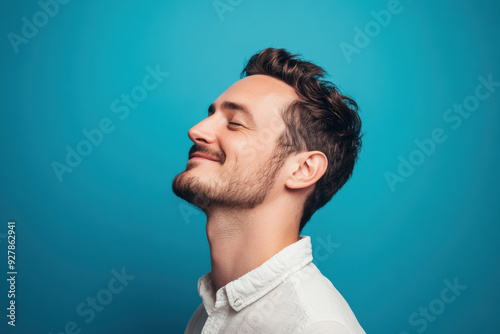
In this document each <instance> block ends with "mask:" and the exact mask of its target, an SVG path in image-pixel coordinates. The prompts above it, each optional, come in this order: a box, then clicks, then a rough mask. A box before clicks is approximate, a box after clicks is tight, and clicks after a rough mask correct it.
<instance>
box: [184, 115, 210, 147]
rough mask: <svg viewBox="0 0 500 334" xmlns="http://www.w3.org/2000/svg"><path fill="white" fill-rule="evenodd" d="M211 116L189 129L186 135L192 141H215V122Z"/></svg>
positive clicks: (205, 142) (196, 142)
mask: <svg viewBox="0 0 500 334" xmlns="http://www.w3.org/2000/svg"><path fill="white" fill-rule="evenodd" d="M211 118H213V117H207V118H205V119H204V120H203V121H201V122H199V123H198V124H196V125H195V126H193V127H192V128H191V129H189V131H188V137H189V139H191V140H192V141H193V143H195V144H199V143H203V144H211V143H213V142H215V140H216V135H215V123H214V122H213V119H211Z"/></svg>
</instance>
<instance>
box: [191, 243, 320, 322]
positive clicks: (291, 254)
mask: <svg viewBox="0 0 500 334" xmlns="http://www.w3.org/2000/svg"><path fill="white" fill-rule="evenodd" d="M311 261H312V248H311V238H310V237H309V236H303V235H301V236H299V240H298V241H296V242H294V243H293V244H291V245H289V246H287V247H285V248H283V249H282V250H281V251H279V252H278V253H276V254H275V255H274V256H273V257H271V258H270V259H269V260H267V261H266V262H264V263H263V264H261V265H260V266H259V267H257V268H255V269H253V270H252V271H249V272H248V273H246V274H245V275H243V276H241V277H240V278H238V279H236V280H234V281H231V282H229V283H228V284H226V285H225V286H223V287H222V288H220V289H219V290H218V291H217V293H215V292H214V291H215V286H214V282H213V279H212V272H208V273H207V274H205V275H203V276H202V277H201V278H200V279H199V280H198V294H199V295H200V297H201V298H202V300H203V305H204V306H205V310H206V311H207V314H208V315H209V316H210V314H211V313H212V312H213V311H214V310H215V309H217V308H220V307H223V306H225V305H226V304H228V303H229V305H231V307H232V308H233V309H234V310H235V311H240V310H241V309H243V308H245V307H246V306H248V305H250V304H252V303H253V302H255V301H256V300H258V299H259V298H261V297H262V296H264V295H266V294H267V293H268V292H269V291H271V290H272V289H274V288H275V287H276V286H278V285H279V284H280V283H281V282H283V281H284V280H286V279H287V278H288V277H290V276H291V275H292V274H293V273H295V272H296V271H297V270H299V269H301V268H302V267H304V266H305V265H307V264H308V263H310V262H311Z"/></svg>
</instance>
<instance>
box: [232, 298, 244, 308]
mask: <svg viewBox="0 0 500 334" xmlns="http://www.w3.org/2000/svg"><path fill="white" fill-rule="evenodd" d="M242 303H243V302H242V301H241V299H239V298H238V299H236V300H235V301H234V306H236V307H239V306H241V304H242Z"/></svg>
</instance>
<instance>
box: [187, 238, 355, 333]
mask: <svg viewBox="0 0 500 334" xmlns="http://www.w3.org/2000/svg"><path fill="white" fill-rule="evenodd" d="M311 261H312V249H311V239H310V237H308V236H300V237H299V240H298V241H297V242H295V243H293V244H291V245H289V246H288V247H286V248H284V249H282V250H281V251H280V252H279V253H277V254H276V255H274V256H273V257H272V258H270V259H269V260H268V261H266V262H264V263H263V264H262V265H260V266H259V267H257V268H255V269H254V270H252V271H250V272H248V273H246V274H245V275H243V276H241V277H240V278H238V279H236V280H234V281H231V282H229V283H228V284H226V285H225V286H223V287H222V288H220V289H219V290H218V291H217V293H215V291H214V284H213V281H212V275H211V272H209V273H207V274H205V275H204V276H203V277H201V278H200V279H199V280H198V293H199V295H200V297H201V298H202V300H203V303H202V304H200V306H198V308H197V309H196V311H195V312H194V314H193V316H192V317H191V320H190V321H189V323H188V325H187V328H186V331H185V334H199V333H202V334H215V333H259V334H268V333H269V334H282V333H287V334H288V333H290V334H292V333H294V334H295V333H297V334H299V333H304V334H313V333H314V334H316V333H317V334H322V333H338V334H363V333H365V332H364V331H363V329H362V328H361V326H360V325H359V323H358V321H357V320H356V317H355V316H354V314H353V313H352V311H351V308H350V307H349V305H348V304H347V302H346V301H345V300H344V298H343V297H342V296H341V295H340V293H339V292H338V291H337V289H335V287H334V286H333V285H332V283H331V282H330V281H329V280H328V278H326V277H325V276H323V274H321V272H320V271H319V269H318V268H317V267H316V266H315V265H314V264H313V263H312V262H311Z"/></svg>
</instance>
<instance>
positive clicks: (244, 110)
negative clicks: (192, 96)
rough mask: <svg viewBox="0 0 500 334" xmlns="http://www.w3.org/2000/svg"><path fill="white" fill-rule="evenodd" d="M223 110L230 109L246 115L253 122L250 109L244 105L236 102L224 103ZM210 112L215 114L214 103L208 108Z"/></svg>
mask: <svg viewBox="0 0 500 334" xmlns="http://www.w3.org/2000/svg"><path fill="white" fill-rule="evenodd" d="M220 107H221V109H229V110H232V111H239V112H241V113H243V114H244V115H246V116H247V117H248V118H249V119H250V120H251V121H253V115H252V114H251V113H250V111H249V110H248V108H247V107H246V106H245V105H244V104H239V103H236V102H231V101H224V102H222V104H221V106H220ZM208 112H209V113H213V112H215V104H214V103H212V104H211V105H210V107H208Z"/></svg>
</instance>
